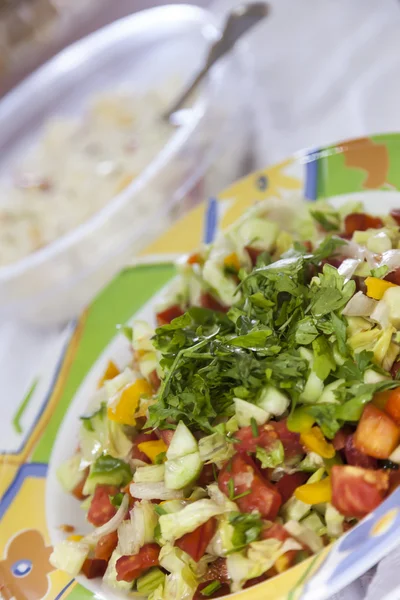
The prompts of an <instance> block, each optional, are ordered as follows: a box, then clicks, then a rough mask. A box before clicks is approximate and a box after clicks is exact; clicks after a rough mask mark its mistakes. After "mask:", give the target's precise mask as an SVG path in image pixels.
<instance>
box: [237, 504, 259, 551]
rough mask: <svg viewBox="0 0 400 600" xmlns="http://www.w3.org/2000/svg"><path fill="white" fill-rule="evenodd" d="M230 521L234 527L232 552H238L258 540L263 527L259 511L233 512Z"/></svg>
mask: <svg viewBox="0 0 400 600" xmlns="http://www.w3.org/2000/svg"><path fill="white" fill-rule="evenodd" d="M229 523H230V524H231V525H232V527H233V535H232V544H233V547H234V549H233V550H232V552H237V551H239V550H241V549H242V548H245V547H246V546H247V545H248V544H250V543H251V542H254V541H255V540H257V539H258V538H259V537H260V533H261V530H262V527H263V522H262V519H261V517H260V514H259V513H248V514H247V513H246V514H244V513H240V512H232V513H230V514H229Z"/></svg>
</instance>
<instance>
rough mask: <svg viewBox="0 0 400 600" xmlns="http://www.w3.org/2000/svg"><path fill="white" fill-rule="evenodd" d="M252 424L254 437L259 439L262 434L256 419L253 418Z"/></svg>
mask: <svg viewBox="0 0 400 600" xmlns="http://www.w3.org/2000/svg"><path fill="white" fill-rule="evenodd" d="M250 423H251V431H252V434H253V437H255V438H257V437H258V436H259V435H260V432H259V431H258V425H257V421H256V420H255V418H254V417H251V419H250Z"/></svg>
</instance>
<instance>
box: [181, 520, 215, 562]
mask: <svg viewBox="0 0 400 600" xmlns="http://www.w3.org/2000/svg"><path fill="white" fill-rule="evenodd" d="M216 528H217V520H216V519H214V518H213V519H209V520H208V521H207V522H206V523H203V525H200V527H197V529H195V530H194V531H191V532H190V533H186V534H185V535H183V536H182V537H181V538H179V539H178V540H176V542H175V546H178V548H180V549H181V550H183V551H184V552H187V554H189V556H191V557H192V558H193V560H195V561H196V562H199V560H200V559H201V558H202V557H203V556H204V554H205V552H206V548H207V546H208V544H209V543H210V542H211V539H212V538H213V536H214V533H215V530H216Z"/></svg>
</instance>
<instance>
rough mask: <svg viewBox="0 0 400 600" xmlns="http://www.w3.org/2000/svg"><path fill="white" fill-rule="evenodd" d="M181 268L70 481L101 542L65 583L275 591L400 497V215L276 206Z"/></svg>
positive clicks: (98, 416)
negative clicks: (273, 586) (393, 495)
mask: <svg viewBox="0 0 400 600" xmlns="http://www.w3.org/2000/svg"><path fill="white" fill-rule="evenodd" d="M177 268H178V273H179V274H178V277H177V279H176V280H175V281H174V283H173V284H172V285H171V286H170V288H169V292H168V294H167V296H166V297H165V300H164V302H163V304H162V305H161V306H159V307H158V309H157V313H156V315H155V317H156V319H155V320H156V322H157V326H156V327H155V328H154V327H153V326H151V325H150V324H148V323H145V322H142V321H137V322H135V323H134V324H133V327H128V326H124V327H123V331H124V333H125V335H126V337H127V339H128V341H127V342H126V343H127V344H130V345H131V347H132V350H133V360H132V361H131V363H130V364H129V365H124V368H123V369H122V370H120V369H119V368H117V367H116V365H115V364H114V363H112V362H110V363H109V365H108V368H107V370H106V372H105V373H104V377H103V378H102V380H101V381H100V382H99V388H98V390H97V391H96V392H95V393H94V394H93V397H92V398H91V399H90V400H89V402H88V407H87V409H86V412H85V413H84V414H83V415H82V416H81V419H80V428H79V447H78V450H77V452H76V453H75V454H74V455H73V456H72V457H71V458H70V459H69V460H68V461H67V462H66V463H65V464H63V465H61V466H60V467H59V469H58V478H59V481H60V483H61V485H62V486H63V488H64V489H65V491H66V492H68V493H71V494H73V495H74V496H75V497H76V498H77V510H79V503H78V501H79V502H80V503H81V504H80V506H81V509H82V510H84V511H85V513H86V516H87V520H88V522H89V523H90V524H91V525H93V529H92V531H91V532H90V533H89V534H87V535H75V534H74V535H72V536H69V537H68V538H66V539H65V540H64V541H62V542H60V543H58V544H57V545H56V546H55V548H54V551H53V554H52V557H51V560H52V563H53V565H54V566H55V567H57V568H59V569H63V570H65V571H67V572H68V573H70V574H71V575H73V576H75V575H78V574H80V573H82V574H83V575H85V576H86V577H87V578H95V577H99V578H103V581H104V583H105V584H107V585H109V586H111V587H112V588H116V589H119V590H122V591H124V592H126V593H127V594H130V593H133V592H136V593H137V592H138V593H140V594H143V595H144V596H147V597H148V598H149V599H150V600H175V599H180V600H192V599H194V600H200V599H204V598H217V597H220V596H225V595H226V594H229V593H231V592H236V591H238V590H241V589H243V588H246V587H249V586H252V585H255V584H257V583H260V582H262V581H264V580H266V579H269V578H271V577H274V576H276V575H278V574H279V573H282V572H283V571H285V570H287V569H289V568H290V567H291V566H293V565H295V564H297V563H299V562H300V561H302V560H304V559H306V558H307V557H309V556H311V555H312V554H315V553H317V552H319V551H320V550H321V549H322V548H323V547H324V546H326V545H328V544H329V543H330V542H331V541H333V540H335V539H337V538H338V537H339V536H341V535H342V534H343V533H344V532H346V531H347V530H348V529H350V528H351V527H352V526H354V525H355V524H356V523H357V522H358V521H359V520H360V519H362V518H363V517H364V516H366V515H367V514H368V513H369V512H371V511H372V510H374V509H375V508H376V507H377V506H378V505H379V504H380V503H381V502H382V501H383V500H384V498H385V497H386V496H387V495H388V494H389V493H390V492H391V491H392V490H393V489H394V488H395V487H396V486H397V485H398V483H399V482H400V471H399V464H400V445H399V444H400V387H399V385H400V381H399V379H400V375H399V373H400V358H399V352H400V210H393V211H391V213H390V214H388V215H385V216H380V217H377V216H373V215H369V214H367V213H366V212H364V208H363V206H362V204H361V203H352V204H346V205H343V206H342V207H341V208H340V209H338V210H336V209H334V208H333V207H332V206H330V205H329V204H327V203H324V202H318V203H316V204H312V205H310V204H306V203H301V204H298V205H296V206H293V207H292V206H290V205H287V206H286V205H284V203H282V206H281V207H278V208H277V206H276V205H273V204H271V202H270V201H265V202H261V203H259V204H257V205H255V206H254V207H253V208H252V209H250V210H249V211H248V212H247V213H246V214H244V215H243V217H242V218H241V219H240V220H239V221H237V222H236V223H234V225H233V226H231V227H230V228H229V229H228V230H226V231H224V232H222V233H221V234H219V236H218V237H217V239H216V240H215V242H214V243H213V244H210V245H207V246H204V247H202V248H201V249H199V251H198V252H196V253H193V254H191V255H190V256H185V257H183V258H182V260H180V261H179V264H178V265H177Z"/></svg>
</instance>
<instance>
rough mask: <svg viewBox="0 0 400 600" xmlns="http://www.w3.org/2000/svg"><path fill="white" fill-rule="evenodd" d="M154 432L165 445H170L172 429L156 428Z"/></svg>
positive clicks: (172, 435) (173, 431)
mask: <svg viewBox="0 0 400 600" xmlns="http://www.w3.org/2000/svg"><path fill="white" fill-rule="evenodd" d="M156 433H157V435H158V438H159V439H162V440H163V441H164V443H165V444H167V446H169V445H170V443H171V440H172V438H173V437H174V433H175V430H174V429H156Z"/></svg>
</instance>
